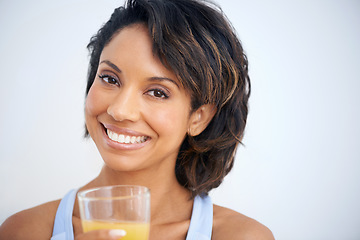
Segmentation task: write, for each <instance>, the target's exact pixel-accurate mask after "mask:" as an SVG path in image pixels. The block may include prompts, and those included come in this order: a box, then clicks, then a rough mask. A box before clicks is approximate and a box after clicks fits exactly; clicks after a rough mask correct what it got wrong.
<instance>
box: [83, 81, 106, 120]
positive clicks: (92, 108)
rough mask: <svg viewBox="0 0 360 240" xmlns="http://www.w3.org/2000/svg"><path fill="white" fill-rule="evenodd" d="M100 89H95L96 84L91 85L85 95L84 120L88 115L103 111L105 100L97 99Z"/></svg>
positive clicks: (95, 114) (91, 115) (99, 97)
mask: <svg viewBox="0 0 360 240" xmlns="http://www.w3.org/2000/svg"><path fill="white" fill-rule="evenodd" d="M100 95H101V94H100V91H98V90H97V88H96V86H92V87H91V88H90V91H89V93H88V95H87V97H86V101H85V118H86V120H87V119H88V118H90V117H94V116H95V117H96V116H97V115H99V114H100V113H101V111H103V109H104V108H106V107H105V104H104V103H105V101H98V99H101V96H100Z"/></svg>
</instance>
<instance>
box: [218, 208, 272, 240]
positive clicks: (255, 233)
mask: <svg viewBox="0 0 360 240" xmlns="http://www.w3.org/2000/svg"><path fill="white" fill-rule="evenodd" d="M212 239H214V240H217V239H228V240H241V239H244V240H273V239H274V236H273V234H272V232H271V231H270V230H269V229H268V228H267V227H266V226H264V225H262V224H261V223H259V222H257V221H256V220H254V219H252V218H249V217H247V216H245V215H243V214H240V213H238V212H235V211H233V210H231V209H228V208H224V207H220V206H217V205H214V223H213V237H212Z"/></svg>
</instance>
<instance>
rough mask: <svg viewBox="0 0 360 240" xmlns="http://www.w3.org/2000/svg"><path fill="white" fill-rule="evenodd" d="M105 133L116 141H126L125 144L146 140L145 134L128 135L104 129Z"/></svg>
mask: <svg viewBox="0 0 360 240" xmlns="http://www.w3.org/2000/svg"><path fill="white" fill-rule="evenodd" d="M106 132H107V135H108V136H109V138H110V139H111V140H113V141H115V142H118V143H126V144H133V143H143V142H145V141H146V140H147V138H148V137H146V136H137V137H136V136H128V135H124V134H117V133H115V132H112V131H110V130H109V129H106Z"/></svg>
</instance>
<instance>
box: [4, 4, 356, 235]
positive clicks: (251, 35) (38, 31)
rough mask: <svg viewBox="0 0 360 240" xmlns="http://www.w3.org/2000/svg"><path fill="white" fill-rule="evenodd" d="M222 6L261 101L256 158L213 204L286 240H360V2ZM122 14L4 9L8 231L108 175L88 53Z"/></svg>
mask: <svg viewBox="0 0 360 240" xmlns="http://www.w3.org/2000/svg"><path fill="white" fill-rule="evenodd" d="M120 2H121V1H120ZM219 3H220V5H221V6H222V8H223V10H224V12H225V13H226V14H227V15H228V17H229V19H230V20H231V21H232V22H233V25H234V26H235V28H236V29H237V32H238V34H239V37H240V39H241V40H242V42H243V45H244V48H245V50H246V52H247V54H248V57H249V61H250V74H251V80H252V96H251V101H250V115H249V119H248V126H247V130H246V135H245V139H244V143H245V147H242V148H241V149H239V151H238V155H237V159H236V164H235V167H234V169H233V171H232V172H231V173H230V175H229V176H228V177H227V178H226V179H225V181H224V184H223V185H222V186H221V187H220V188H219V189H217V190H214V191H213V192H211V195H212V197H213V200H214V202H215V203H217V204H220V205H225V206H227V207H230V208H233V209H235V210H237V211H239V212H242V213H244V214H246V215H248V216H251V217H253V218H255V219H257V220H258V221H260V222H262V223H263V224H265V225H267V226H268V227H269V228H270V229H271V230H272V231H273V233H274V235H275V237H276V239H280V240H281V239H327V240H329V239H360V228H359V226H360V162H359V161H360V144H359V136H360V127H359V124H360V107H359V103H360V94H359V91H360V71H359V70H360V47H359V45H360V2H359V1H357V0H341V1H340V0H337V1H335V0H314V1H311V0H305V1H287V0H274V1H265V0H264V1H259V0H255V1H235V0H233V1H231V0H220V1H219ZM119 5H120V3H119V1H113V0H112V1H110V0H108V1H95V0H87V1H85V0H77V1H74V0H66V1H64V0H63V1H48V0H32V1H24V0H23V1H21V0H12V1H10V0H7V1H5V0H0V30H1V31H0V74H1V76H0V83H1V84H0V189H1V190H0V223H1V222H2V221H4V220H5V218H6V217H7V216H9V215H11V214H13V213H15V212H17V211H19V210H22V209H25V208H29V207H32V206H34V205H38V204H40V203H43V202H45V201H49V200H53V199H58V198H61V197H62V196H63V195H64V194H65V193H66V192H67V191H68V190H69V189H71V188H77V187H79V186H81V185H83V184H85V183H86V182H87V181H89V180H91V179H92V178H93V177H95V176H96V175H97V174H98V172H99V170H100V168H101V165H102V162H101V159H100V157H99V155H98V153H97V150H96V148H95V147H94V144H93V143H92V141H91V140H84V139H83V138H82V135H83V126H84V117H83V108H84V92H85V85H86V74H87V63H88V53H87V50H86V44H87V43H88V41H89V39H90V37H91V36H92V35H93V34H94V33H95V32H96V31H97V30H98V29H99V27H100V26H101V25H102V24H103V23H104V22H105V21H106V20H107V19H108V18H109V16H110V14H111V13H112V11H113V9H114V8H115V7H116V6H119Z"/></svg>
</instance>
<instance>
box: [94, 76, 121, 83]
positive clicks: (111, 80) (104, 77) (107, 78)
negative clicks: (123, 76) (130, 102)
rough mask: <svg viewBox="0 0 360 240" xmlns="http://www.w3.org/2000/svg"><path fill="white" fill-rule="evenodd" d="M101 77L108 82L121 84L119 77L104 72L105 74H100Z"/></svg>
mask: <svg viewBox="0 0 360 240" xmlns="http://www.w3.org/2000/svg"><path fill="white" fill-rule="evenodd" d="M99 78H101V80H103V81H104V82H106V83H108V84H113V85H119V82H118V81H117V79H115V78H114V77H112V76H110V75H107V74H104V75H99Z"/></svg>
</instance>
